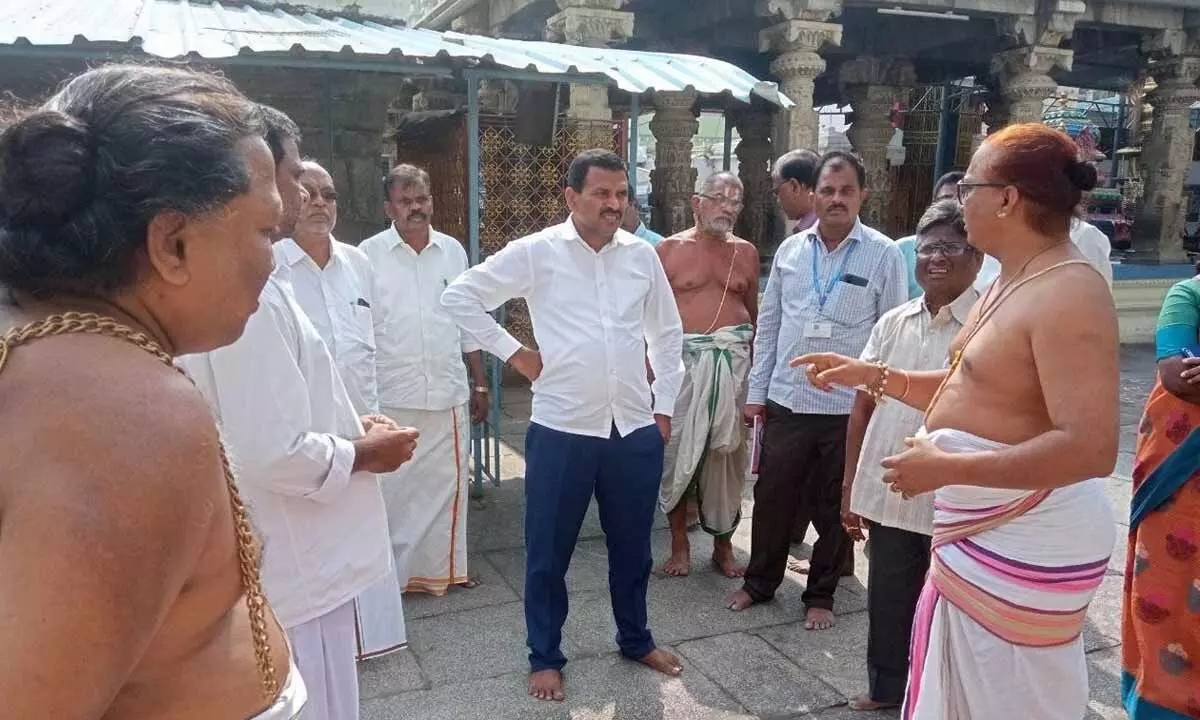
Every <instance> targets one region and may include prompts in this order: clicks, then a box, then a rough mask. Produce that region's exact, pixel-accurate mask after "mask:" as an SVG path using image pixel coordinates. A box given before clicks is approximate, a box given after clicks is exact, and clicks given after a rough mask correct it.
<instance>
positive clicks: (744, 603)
mask: <svg viewBox="0 0 1200 720" xmlns="http://www.w3.org/2000/svg"><path fill="white" fill-rule="evenodd" d="M754 604H756V603H755V602H754V598H752V597H750V593H748V592H746V591H745V590H740V589H739V590H735V591H734V592H733V594H732V595H730V596H729V599H728V600H726V601H725V607H726V608H727V609H729V610H732V611H734V612H741V611H742V610H745V609H746V608H748V607H750V606H751V605H754Z"/></svg>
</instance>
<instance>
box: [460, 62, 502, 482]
mask: <svg viewBox="0 0 1200 720" xmlns="http://www.w3.org/2000/svg"><path fill="white" fill-rule="evenodd" d="M464 74H465V75H466V80H467V246H468V249H469V254H470V261H471V265H472V266H474V265H478V264H479V263H480V261H481V258H480V249H479V191H480V185H481V183H480V182H479V76H478V75H476V74H475V73H464ZM496 376H497V373H492V377H493V378H495V377H496ZM498 396H499V393H492V404H493V407H492V408H491V412H490V413H489V415H490V416H491V417H490V418H489V421H491V422H496V421H497V420H498V419H499V408H497V407H494V406H495V405H496V404H497V401H498V400H499V397H498ZM471 435H472V436H476V435H477V432H472V433H471ZM471 439H472V441H473V442H472V443H471V453H472V457H473V458H474V460H475V471H474V475H475V477H474V478H473V483H474V487H473V488H472V492H471V494H472V495H474V496H475V497H480V496H482V495H483V470H484V462H483V451H484V445H485V444H486V442H487V440H486V438H481V437H472V438H471ZM497 470H498V468H497ZM496 475H497V477H496V478H494V479H496V480H498V479H499V472H497V473H496Z"/></svg>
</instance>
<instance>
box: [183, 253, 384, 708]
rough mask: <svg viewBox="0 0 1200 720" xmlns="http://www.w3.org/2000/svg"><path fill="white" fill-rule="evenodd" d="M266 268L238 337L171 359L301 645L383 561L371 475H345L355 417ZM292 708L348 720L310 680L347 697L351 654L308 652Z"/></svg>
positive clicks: (306, 326) (277, 603) (358, 432)
mask: <svg viewBox="0 0 1200 720" xmlns="http://www.w3.org/2000/svg"><path fill="white" fill-rule="evenodd" d="M289 275H290V273H289V270H288V268H287V267H286V266H277V267H276V269H275V272H274V273H273V274H272V276H271V278H270V280H269V281H268V282H267V285H266V287H264V288H263V292H262V295H261V296H260V298H259V308H258V310H257V311H256V312H255V313H254V315H252V316H251V318H250V320H249V322H248V323H247V324H246V330H245V332H244V333H243V334H242V337H241V338H239V339H238V340H237V342H235V343H233V344H232V345H230V346H228V347H224V348H221V349H219V350H214V351H213V352H210V353H206V354H204V355H193V356H188V357H183V358H180V359H179V363H180V365H181V366H182V367H184V368H185V369H186V370H187V372H188V374H189V375H191V377H192V378H193V379H194V380H195V382H196V385H197V386H198V387H199V388H200V391H201V392H202V393H203V394H204V395H205V397H206V398H207V399H208V400H209V402H210V403H211V404H212V406H213V409H214V413H215V415H216V417H217V420H218V423H219V424H220V427H221V433H222V436H223V438H224V440H225V442H226V445H227V446H228V448H229V454H230V460H231V463H232V465H233V468H234V471H235V473H236V474H237V477H238V485H239V488H240V490H241V492H242V497H243V499H244V500H245V502H246V505H247V506H248V507H249V508H250V512H251V518H252V519H253V522H254V525H255V528H256V529H257V530H258V532H259V533H260V535H261V537H262V538H263V544H264V548H265V549H264V553H263V561H262V562H263V564H262V580H263V587H264V588H265V590H266V594H267V599H268V600H269V601H270V603H271V606H272V608H273V609H274V610H275V614H276V615H277V616H278V618H279V621H280V623H282V625H283V626H284V628H285V629H286V630H287V631H288V634H289V637H291V638H292V641H293V642H292V646H293V650H295V649H296V647H297V645H298V643H297V639H299V641H300V642H299V644H303V643H304V640H303V638H302V637H300V636H302V635H304V633H305V627H306V626H309V625H310V623H312V622H313V621H318V624H324V621H326V620H329V621H335V620H336V618H327V617H326V616H334V615H335V614H337V613H339V611H343V610H344V608H345V607H346V606H347V605H348V604H349V603H350V602H351V601H352V600H354V599H355V598H356V597H358V596H359V595H360V594H361V593H362V592H363V591H365V590H367V589H368V588H370V587H371V586H372V585H374V584H375V583H377V582H379V581H380V580H381V579H382V578H384V577H385V576H386V575H387V574H388V572H389V569H390V567H391V553H390V551H389V550H390V548H389V547H388V538H387V515H386V513H385V511H384V505H383V496H382V494H381V493H380V490H379V481H378V479H377V478H376V477H375V476H374V475H372V474H370V473H361V472H354V471H353V467H354V457H355V450H354V445H353V443H352V442H351V439H352V438H358V437H361V436H362V432H363V431H362V425H361V423H360V422H359V419H358V414H357V413H356V412H355V410H354V407H353V405H352V403H351V401H350V397H349V395H347V393H346V389H345V387H344V385H343V383H342V380H341V377H340V376H339V374H338V372H337V369H336V368H335V366H334V362H333V359H332V358H331V357H330V355H329V351H328V349H327V348H326V346H325V343H324V342H323V341H322V340H321V337H320V335H319V334H317V331H316V329H315V328H314V327H313V325H312V322H311V321H310V320H309V319H308V317H307V316H306V315H305V314H304V311H303V310H301V309H300V307H299V306H298V305H297V303H296V300H295V297H294V296H293V293H292V290H291V285H290V282H289V281H288V279H287V278H288V276H289ZM305 664H307V665H308V667H307V668H306V669H305V670H302V672H303V673H306V674H307V675H308V676H309V677H307V678H306V684H309V685H310V698H309V704H308V706H307V707H306V709H305V713H306V715H304V716H302V717H306V718H307V717H313V718H326V717H328V718H335V719H336V720H342V719H343V718H346V719H348V720H352V719H353V718H356V717H357V706H355V707H354V709H353V712H352V713H350V714H347V713H346V712H344V711H341V710H339V709H338V707H341V706H340V705H339V706H338V707H334V706H329V707H321V704H320V702H319V701H318V700H315V699H314V698H313V697H312V696H311V689H312V688H311V684H312V679H314V678H316V677H317V676H320V677H323V678H324V679H325V682H326V684H327V685H328V684H329V683H330V682H336V683H341V684H342V687H340V688H338V689H337V690H336V691H335V692H333V693H332V694H330V695H329V696H330V697H333V696H335V695H336V696H337V697H346V696H349V695H356V693H357V677H356V676H355V674H354V664H355V653H354V648H353V646H351V647H349V649H348V651H343V652H335V651H334V649H333V648H327V649H326V650H325V651H323V653H322V654H321V655H320V656H316V655H311V654H310V655H309V656H308V657H307V658H306V659H305Z"/></svg>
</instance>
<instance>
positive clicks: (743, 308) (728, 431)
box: [658, 173, 759, 577]
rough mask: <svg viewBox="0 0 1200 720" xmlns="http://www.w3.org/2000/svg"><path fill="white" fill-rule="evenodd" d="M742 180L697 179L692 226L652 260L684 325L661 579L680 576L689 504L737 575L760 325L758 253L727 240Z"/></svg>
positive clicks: (666, 472) (665, 488) (725, 566)
mask: <svg viewBox="0 0 1200 720" xmlns="http://www.w3.org/2000/svg"><path fill="white" fill-rule="evenodd" d="M742 203H743V188H742V182H741V181H740V180H738V178H737V176H736V175H733V174H731V173H718V174H716V175H713V176H711V177H709V178H708V179H707V180H705V182H704V184H703V186H702V187H701V188H700V192H698V193H696V194H695V195H694V196H693V197H692V213H693V214H694V215H695V217H696V225H695V227H692V228H690V229H688V230H685V231H683V232H682V233H679V234H678V235H675V236H673V237H670V238H668V239H666V240H664V241H663V242H662V243H661V244H660V245H659V246H658V256H659V259H660V260H661V261H662V265H663V269H664V270H666V273H667V279H668V280H669V281H670V283H671V290H672V292H673V293H674V295H675V302H676V304H677V305H678V307H679V316H680V319H681V320H682V321H683V332H684V336H683V364H684V368H685V371H686V372H685V374H684V379H683V386H682V388H681V390H680V393H679V397H678V400H677V402H676V404H675V422H674V423H673V424H672V428H671V439H670V442H669V443H668V444H667V449H666V457H665V461H664V466H663V477H662V485H661V487H660V492H659V505H660V507H662V509H663V511H664V512H665V513H667V516H668V517H669V518H670V521H671V557H670V559H669V560H667V562H666V564H665V565H664V566H663V570H664V571H665V572H666V573H667V574H668V575H676V576H681V575H687V574H688V573H689V572H690V571H691V553H690V547H689V545H688V537H687V514H688V510H687V505H688V503H687V498H688V497H691V496H694V497H695V499H696V504H697V507H698V509H699V515H700V525H701V527H703V528H704V530H705V531H707V532H708V533H709V534H711V535H712V536H713V555H712V562H713V565H714V566H715V567H716V568H717V570H718V571H719V572H721V573H723V574H724V575H726V576H727V577H740V576H741V575H742V572H743V568H741V567H739V566H738V565H737V563H736V562H735V561H734V558H733V544H732V542H731V541H730V539H731V538H732V536H733V532H734V530H735V529H736V528H737V525H738V521H739V520H740V519H741V508H742V488H743V485H744V483H745V478H746V466H747V459H748V453H747V447H746V446H747V442H746V440H747V433H746V428H745V427H744V425H743V424H742V422H741V420H742V418H741V412H740V408H741V407H742V404H743V403H744V402H745V396H746V376H747V375H748V374H749V372H750V348H751V343H752V342H753V338H754V323H755V322H756V321H757V318H758V271H759V264H758V251H757V250H756V249H755V247H754V245H753V244H751V243H749V242H746V241H745V240H742V239H741V238H739V237H736V236H735V235H733V226H734V224H735V223H736V222H737V217H738V213H740V212H741V210H742Z"/></svg>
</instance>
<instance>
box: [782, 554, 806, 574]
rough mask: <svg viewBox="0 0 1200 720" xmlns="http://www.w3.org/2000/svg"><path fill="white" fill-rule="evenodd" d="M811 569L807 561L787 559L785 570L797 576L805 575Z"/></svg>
mask: <svg viewBox="0 0 1200 720" xmlns="http://www.w3.org/2000/svg"><path fill="white" fill-rule="evenodd" d="M811 567H812V563H811V562H810V561H808V560H797V559H796V558H794V557H789V558H788V562H787V569H788V570H791V571H792V572H794V573H796V574H797V575H807V574H808V571H809V569H810V568H811Z"/></svg>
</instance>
